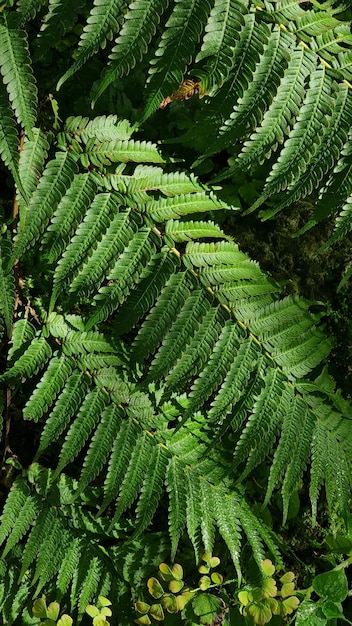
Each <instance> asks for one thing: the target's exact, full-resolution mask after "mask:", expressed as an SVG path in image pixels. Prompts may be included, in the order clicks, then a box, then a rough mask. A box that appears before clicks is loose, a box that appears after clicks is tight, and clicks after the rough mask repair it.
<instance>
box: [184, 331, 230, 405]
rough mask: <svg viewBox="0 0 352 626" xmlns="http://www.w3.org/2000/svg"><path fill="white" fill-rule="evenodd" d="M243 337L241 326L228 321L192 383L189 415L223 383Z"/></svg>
mask: <svg viewBox="0 0 352 626" xmlns="http://www.w3.org/2000/svg"><path fill="white" fill-rule="evenodd" d="M241 339H242V337H241V330H240V328H239V327H238V326H237V325H236V324H234V323H233V322H232V321H230V320H229V321H228V322H226V323H225V324H224V327H223V329H222V332H221V334H220V336H219V338H218V340H217V342H216V344H215V346H214V348H213V352H212V354H211V356H210V358H209V361H208V363H207V364H206V366H205V368H204V369H203V371H202V373H201V376H199V377H198V378H197V379H196V381H195V382H194V384H193V385H192V390H191V393H190V405H189V407H188V410H187V414H186V415H187V416H189V415H191V414H192V413H193V412H194V411H197V410H198V409H199V408H200V407H201V406H202V405H203V404H204V402H206V400H207V399H208V398H209V396H210V395H211V394H212V393H213V392H214V391H215V390H216V389H217V388H218V387H219V385H221V383H222V381H223V380H224V378H225V376H226V373H227V371H228V369H229V367H230V365H231V362H232V359H233V354H234V353H236V352H237V351H238V349H239V347H240V340H241Z"/></svg>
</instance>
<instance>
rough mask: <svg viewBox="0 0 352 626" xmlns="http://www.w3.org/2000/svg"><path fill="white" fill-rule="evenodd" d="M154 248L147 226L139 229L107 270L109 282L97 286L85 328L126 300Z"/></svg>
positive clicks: (91, 325) (101, 318) (104, 316)
mask: <svg viewBox="0 0 352 626" xmlns="http://www.w3.org/2000/svg"><path fill="white" fill-rule="evenodd" d="M154 251H155V246H154V244H153V242H152V238H151V231H150V229H149V228H141V229H140V231H138V232H137V233H136V234H135V235H134V236H133V238H132V239H131V240H130V243H129V245H128V246H127V248H126V249H125V250H124V252H123V253H122V254H121V255H120V257H119V259H118V260H117V262H116V263H115V265H114V267H113V268H112V270H111V272H109V274H108V276H107V280H108V281H109V283H110V284H108V285H107V286H103V287H100V289H99V291H98V293H97V294H96V295H95V296H94V302H93V306H94V309H93V313H92V315H91V316H90V317H89V319H88V321H87V325H86V327H87V329H88V330H89V329H90V328H92V327H93V326H94V325H95V324H98V323H99V322H101V321H102V320H105V319H106V318H107V317H108V316H109V315H110V314H111V313H112V312H113V311H114V310H115V309H117V307H118V305H119V304H121V303H122V302H123V301H124V300H125V298H126V296H127V295H128V294H129V292H130V291H131V288H132V287H133V285H134V284H135V282H138V279H139V276H140V274H141V272H142V270H143V269H144V268H145V267H146V265H147V264H148V262H149V261H150V259H151V257H152V254H153V252H154Z"/></svg>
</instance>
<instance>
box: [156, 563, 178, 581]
mask: <svg viewBox="0 0 352 626" xmlns="http://www.w3.org/2000/svg"><path fill="white" fill-rule="evenodd" d="M159 570H160V574H161V577H162V579H163V580H165V581H166V582H168V581H169V580H173V579H174V575H173V573H172V571H171V569H170V567H169V566H168V565H167V564H166V563H160V565H159Z"/></svg>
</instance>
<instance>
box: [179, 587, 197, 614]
mask: <svg viewBox="0 0 352 626" xmlns="http://www.w3.org/2000/svg"><path fill="white" fill-rule="evenodd" d="M193 597H194V593H192V592H191V591H186V592H185V593H181V594H180V595H179V596H176V603H177V609H178V610H179V611H182V610H183V609H184V608H185V606H186V604H187V602H189V601H190V600H191V598H193Z"/></svg>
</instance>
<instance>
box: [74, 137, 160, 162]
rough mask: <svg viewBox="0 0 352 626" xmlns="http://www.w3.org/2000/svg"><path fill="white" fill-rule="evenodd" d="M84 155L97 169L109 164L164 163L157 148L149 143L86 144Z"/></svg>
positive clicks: (112, 142) (108, 142)
mask: <svg viewBox="0 0 352 626" xmlns="http://www.w3.org/2000/svg"><path fill="white" fill-rule="evenodd" d="M84 155H85V156H86V158H87V159H88V161H89V162H90V163H91V164H92V165H95V166H97V167H101V165H111V163H128V162H129V161H132V162H134V163H164V159H163V158H162V156H161V155H160V154H159V152H158V150H157V147H156V146H155V145H154V144H153V143H151V142H150V141H137V140H133V139H129V140H128V141H103V142H101V143H99V142H92V145H91V144H90V143H88V145H87V146H86V149H85V152H84Z"/></svg>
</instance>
